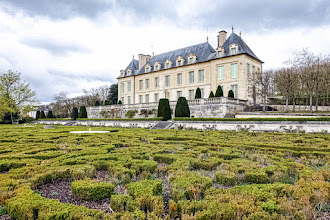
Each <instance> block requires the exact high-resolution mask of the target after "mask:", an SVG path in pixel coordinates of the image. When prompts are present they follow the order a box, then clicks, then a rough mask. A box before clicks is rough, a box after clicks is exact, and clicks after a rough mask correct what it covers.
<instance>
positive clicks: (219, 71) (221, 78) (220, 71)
mask: <svg viewBox="0 0 330 220" xmlns="http://www.w3.org/2000/svg"><path fill="white" fill-rule="evenodd" d="M218 80H223V66H218Z"/></svg>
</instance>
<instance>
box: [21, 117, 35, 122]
mask: <svg viewBox="0 0 330 220" xmlns="http://www.w3.org/2000/svg"><path fill="white" fill-rule="evenodd" d="M33 120H34V118H32V117H29V116H25V117H23V123H30V122H31V121H33Z"/></svg>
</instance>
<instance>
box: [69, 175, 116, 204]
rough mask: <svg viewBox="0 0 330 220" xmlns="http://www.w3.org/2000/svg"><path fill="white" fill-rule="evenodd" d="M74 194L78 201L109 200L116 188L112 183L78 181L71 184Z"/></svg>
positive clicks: (87, 180)
mask: <svg viewBox="0 0 330 220" xmlns="http://www.w3.org/2000/svg"><path fill="white" fill-rule="evenodd" d="M71 187H72V194H73V195H74V196H75V197H76V198H78V199H84V200H94V201H97V200H102V199H105V198H109V197H110V196H111V194H112V193H113V192H114V189H115V186H114V185H113V184H111V183H104V182H97V181H94V180H90V179H86V180H77V181H74V182H72V183H71Z"/></svg>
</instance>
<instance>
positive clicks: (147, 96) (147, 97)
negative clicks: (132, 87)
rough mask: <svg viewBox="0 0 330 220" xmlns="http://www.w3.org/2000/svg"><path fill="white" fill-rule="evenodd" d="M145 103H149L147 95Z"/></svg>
mask: <svg viewBox="0 0 330 220" xmlns="http://www.w3.org/2000/svg"><path fill="white" fill-rule="evenodd" d="M146 103H149V94H147V95H146Z"/></svg>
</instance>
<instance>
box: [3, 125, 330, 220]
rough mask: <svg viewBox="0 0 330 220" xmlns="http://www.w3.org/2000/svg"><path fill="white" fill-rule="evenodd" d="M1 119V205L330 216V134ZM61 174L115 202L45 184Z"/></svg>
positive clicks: (110, 214) (41, 211)
mask: <svg viewBox="0 0 330 220" xmlns="http://www.w3.org/2000/svg"><path fill="white" fill-rule="evenodd" d="M0 128H1V130H0V133H1V135H0V205H1V206H3V207H6V212H7V213H8V214H9V215H10V216H11V217H12V218H14V219H145V218H148V219H174V218H177V217H180V218H182V219H315V218H317V217H322V216H326V217H329V209H330V206H329V205H330V202H329V199H330V196H329V192H330V182H329V181H330V165H329V159H330V135H327V134H280V133H248V132H217V131H201V130H195V131H182V130H148V129H125V128H120V129H117V130H116V131H115V130H114V129H113V128H102V130H110V131H113V132H110V133H108V134H79V135H77V134H69V131H74V130H86V129H87V128H86V127H76V126H75V127H64V126H56V128H55V129H43V128H42V126H36V127H32V128H24V127H15V126H11V125H1V126H0ZM99 172H103V173H106V174H105V176H103V177H100V175H98V173H99ZM54 181H69V182H71V183H72V186H73V189H72V190H73V194H74V195H75V196H76V197H77V198H79V199H82V200H84V199H86V200H101V199H103V198H108V197H110V198H111V204H109V207H111V208H110V209H109V210H111V211H109V210H93V209H88V208H86V207H83V206H76V205H73V204H70V203H66V204H64V203H61V202H60V201H59V200H54V199H49V198H45V197H43V196H42V194H40V193H39V192H38V191H37V188H38V187H39V186H42V185H45V184H48V183H52V182H54ZM116 187H119V188H123V189H124V190H122V191H120V192H116V190H114V189H115V188H116Z"/></svg>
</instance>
